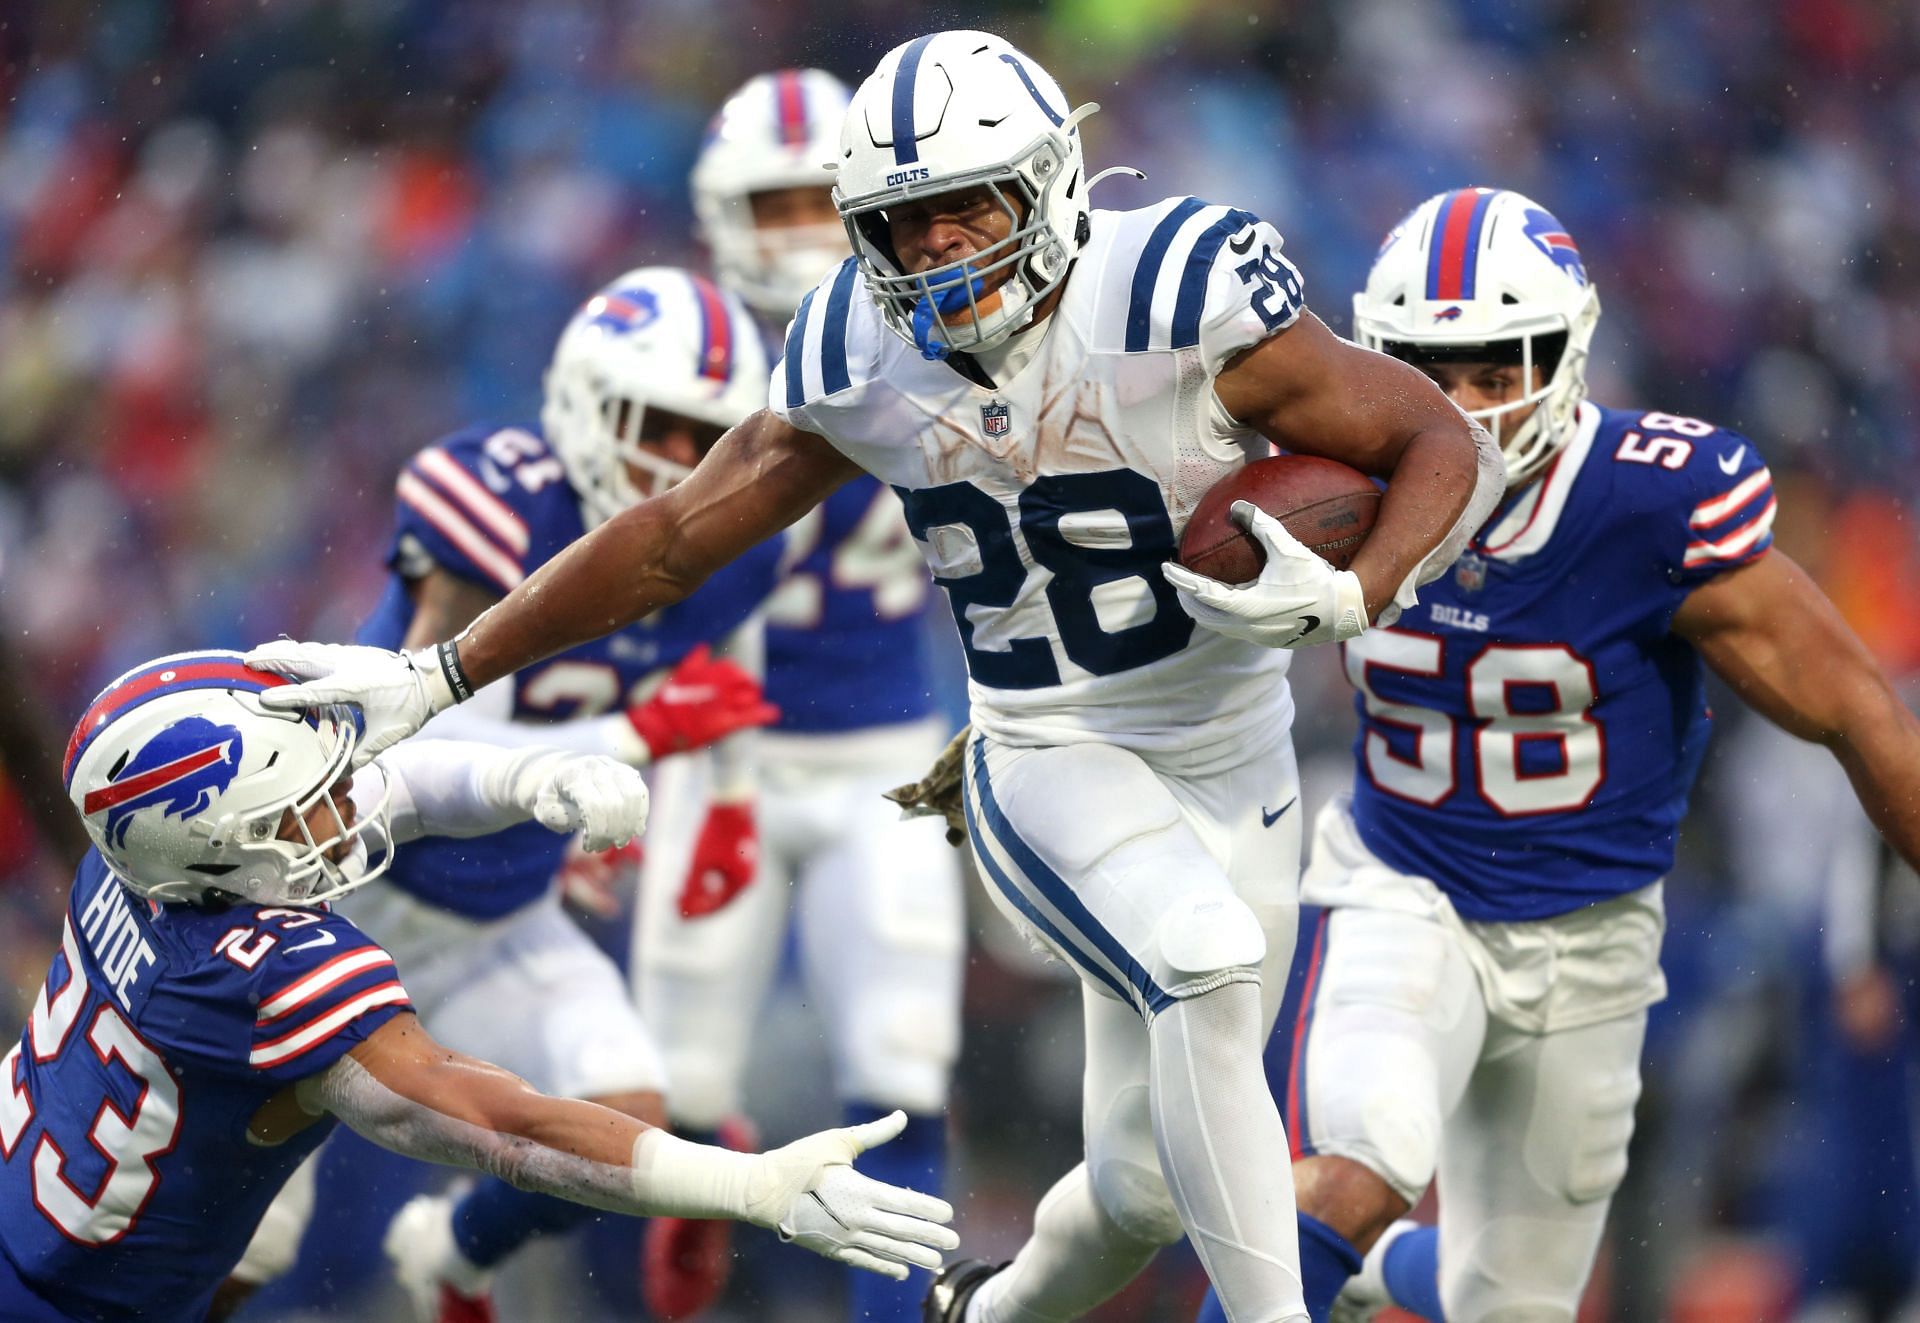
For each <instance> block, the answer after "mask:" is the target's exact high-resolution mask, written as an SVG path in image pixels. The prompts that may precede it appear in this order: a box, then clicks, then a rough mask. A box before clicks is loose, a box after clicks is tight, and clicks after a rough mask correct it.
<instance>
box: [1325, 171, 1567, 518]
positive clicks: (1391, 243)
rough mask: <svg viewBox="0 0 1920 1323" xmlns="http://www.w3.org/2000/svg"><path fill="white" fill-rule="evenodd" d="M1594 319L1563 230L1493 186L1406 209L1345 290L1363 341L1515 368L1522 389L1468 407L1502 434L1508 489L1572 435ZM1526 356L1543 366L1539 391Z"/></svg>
mask: <svg viewBox="0 0 1920 1323" xmlns="http://www.w3.org/2000/svg"><path fill="white" fill-rule="evenodd" d="M1599 321H1600V296H1599V294H1598V293H1596V292H1595V290H1594V288H1593V285H1592V284H1591V283H1590V282H1589V281H1588V280H1587V270H1586V267H1585V266H1584V265H1583V264H1582V263H1581V261H1580V250H1579V249H1578V248H1577V247H1575V246H1574V242H1573V238H1572V236H1571V235H1569V234H1568V233H1567V231H1566V228H1565V227H1564V226H1563V225H1561V224H1560V222H1559V221H1557V220H1555V219H1554V218H1553V215H1552V214H1551V213H1550V212H1548V211H1547V210H1546V209H1545V208H1544V207H1542V206H1540V205H1539V204H1538V203H1536V202H1534V201H1532V200H1531V199H1529V198H1526V197H1523V196H1521V195H1520V194H1518V193H1513V192H1508V191H1504V190H1497V189H1491V188H1461V189H1455V190H1453V191H1452V192H1450V193H1441V194H1438V195H1437V196H1435V197H1430V198H1428V199H1427V200H1426V201H1425V202H1422V203H1421V204H1420V205H1419V206H1418V207H1415V208H1414V209H1413V212H1412V214H1411V215H1409V216H1408V217H1407V218H1406V219H1405V220H1403V221H1401V222H1400V224H1399V225H1397V226H1395V227H1394V229H1393V231H1392V233H1390V234H1389V235H1388V236H1387V241H1386V243H1385V244H1383V245H1382V246H1381V249H1380V253H1379V256H1377V257H1376V258H1374V261H1373V269H1372V270H1371V271H1370V272H1368V273H1367V285H1366V288H1365V289H1364V290H1362V291H1361V292H1360V293H1358V294H1356V295H1354V298H1353V338H1354V339H1355V340H1357V341H1359V342H1360V343H1361V344H1363V345H1365V346H1367V347H1368V348H1369V349H1378V350H1381V351H1383V352H1385V353H1389V354H1392V355H1393V356H1394V357H1396V358H1405V359H1409V360H1412V361H1420V360H1423V359H1424V360H1426V361H1429V362H1431V361H1434V360H1436V359H1452V360H1455V361H1468V362H1476V361H1482V360H1491V361H1502V362H1511V363H1517V364H1519V365H1520V366H1521V368H1522V370H1523V377H1522V379H1523V381H1525V382H1526V383H1527V389H1526V393H1525V395H1524V396H1523V397H1522V398H1520V399H1518V400H1514V401H1512V402H1511V403H1508V404H1503V405H1499V406H1497V407H1495V408H1491V409H1480V410H1476V411H1475V412H1474V414H1473V417H1474V418H1475V419H1476V420H1477V421H1479V422H1480V423H1481V424H1482V425H1483V426H1485V427H1486V428H1487V430H1488V431H1489V432H1491V433H1492V434H1493V438H1494V440H1495V441H1497V442H1499V443H1500V450H1501V453H1502V454H1503V455H1504V456H1505V457H1506V461H1507V484H1508V485H1509V486H1512V487H1517V486H1519V485H1521V484H1522V483H1524V482H1526V481H1527V480H1528V479H1529V478H1531V477H1533V476H1534V475H1535V474H1536V473H1538V472H1539V471H1540V470H1541V469H1542V468H1544V467H1546V464H1547V462H1548V461H1549V460H1551V459H1552V458H1553V457H1554V456H1555V455H1556V454H1558V453H1559V452H1560V449H1561V447H1562V446H1564V445H1566V443H1567V442H1568V441H1569V440H1571V439H1572V437H1573V431H1574V411H1575V410H1576V409H1577V408H1578V407H1579V405H1580V402H1581V401H1582V400H1583V399H1585V398H1586V394H1587V354H1588V351H1589V348H1590V346H1591V345H1592V342H1593V330H1594V327H1595V326H1596V325H1598V324H1599ZM1535 366H1538V367H1539V368H1541V369H1542V371H1543V372H1544V373H1545V375H1546V384H1545V385H1543V386H1541V387H1540V388H1539V389H1537V390H1536V389H1533V386H1532V382H1533V371H1532V369H1533V368H1534V367H1535ZM1529 405H1537V406H1538V407H1537V408H1535V409H1534V411H1533V415H1532V417H1530V418H1528V419H1527V421H1526V422H1525V423H1523V424H1521V425H1520V426H1519V427H1518V428H1514V429H1512V430H1511V431H1509V430H1508V429H1507V428H1506V427H1505V425H1504V424H1505V420H1506V418H1507V417H1508V416H1509V415H1511V414H1513V413H1516V412H1518V411H1520V410H1522V409H1524V408H1526V407H1527V406H1529Z"/></svg>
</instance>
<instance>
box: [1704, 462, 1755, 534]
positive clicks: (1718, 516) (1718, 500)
mask: <svg viewBox="0 0 1920 1323" xmlns="http://www.w3.org/2000/svg"><path fill="white" fill-rule="evenodd" d="M1771 486H1773V475H1772V474H1771V473H1769V472H1768V471H1767V470H1766V469H1761V470H1760V471H1759V472H1758V473H1750V474H1748V475H1747V476H1746V478H1745V479H1743V480H1742V481H1741V483H1740V485H1739V486H1737V487H1735V488H1734V489H1733V490H1732V491H1730V492H1727V493H1725V494H1724V495H1721V496H1716V497H1714V498H1713V499H1712V500H1711V501H1703V502H1701V503H1700V504H1699V505H1696V506H1695V507H1694V508H1693V514H1692V515H1691V516H1689V517H1688V519H1687V524H1688V526H1689V527H1692V528H1708V527H1711V526H1712V525H1714V524H1717V523H1719V522H1720V521H1721V520H1722V519H1725V518H1726V517H1727V516H1728V515H1730V514H1732V513H1733V512H1734V511H1736V510H1738V509H1739V508H1740V507H1741V506H1743V505H1745V504H1746V503H1747V502H1748V501H1751V500H1753V499H1754V497H1756V496H1758V495H1759V494H1760V493H1761V492H1763V491H1765V490H1767V489H1768V488H1769V487H1771Z"/></svg>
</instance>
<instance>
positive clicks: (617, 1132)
mask: <svg viewBox="0 0 1920 1323" xmlns="http://www.w3.org/2000/svg"><path fill="white" fill-rule="evenodd" d="M296 1097H297V1098H298V1101H299V1105H300V1106H301V1107H302V1108H303V1109H304V1110H306V1111H307V1112H309V1113H314V1114H318V1113H321V1112H331V1113H332V1114H334V1115H335V1116H338V1117H339V1118H340V1119H341V1120H343V1121H345V1122H346V1123H347V1124H348V1125H349V1126H351V1127H353V1129H355V1130H356V1131H358V1132H359V1133H361V1134H363V1135H365V1136H367V1137H368V1138H369V1139H372V1140H373V1141H374V1142H375V1143H378V1144H381V1145H383V1146H385V1147H387V1148H390V1149H393V1150H394V1151H395V1152H398V1153H404V1154H407V1155H408V1156H410V1157H416V1158H421V1159H424V1160H425V1161H428V1162H440V1163H446V1164H450V1165H454V1166H462V1167H473V1168H477V1169H479V1170H481V1171H485V1172H488V1173H490V1174H492V1175H496V1176H499V1177H500V1178H501V1179H502V1180H505V1181H507V1182H508V1183H510V1184H512V1185H515V1186H518V1187H519V1188H521V1189H524V1190H534V1191H537V1192H539V1193H542V1194H550V1195H554V1196H556V1197H558V1198H562V1199H570V1200H572V1201H574V1202H576V1203H583V1204H588V1205H590V1206H592V1207H595V1208H604V1209H607V1210H609V1211H612V1212H617V1213H629V1214H636V1215H655V1214H666V1215H672V1216H680V1217H709V1218H711V1217H726V1218H737V1219H740V1220H742V1221H747V1222H753V1223H755V1224H757V1225H760V1226H766V1227H774V1228H776V1229H778V1231H779V1232H780V1234H781V1236H782V1238H783V1239H788V1240H793V1241H797V1242H798V1243H799V1244H801V1245H802V1246H803V1247H805V1248H807V1249H810V1250H813V1251H814V1252H815V1253H819V1254H825V1255H827V1256H828V1257H830V1258H835V1259H838V1260H840V1261H841V1262H843V1263H850V1264H853V1265H855V1266H856V1267H861V1268H868V1269H871V1270H873V1271H875V1272H879V1273H884V1274H885V1275H887V1276H889V1277H896V1278H904V1277H905V1276H906V1274H907V1267H908V1265H916V1266H919V1267H925V1268H931V1267H936V1266H938V1264H939V1262H940V1252H941V1251H943V1250H947V1249H951V1248H953V1246H954V1245H955V1244H957V1243H958V1241H957V1239H956V1237H955V1236H954V1234H953V1233H952V1232H951V1231H949V1230H948V1229H947V1228H946V1227H945V1226H943V1225H941V1223H944V1222H947V1221H949V1220H951V1218H952V1216H953V1210H952V1209H951V1208H949V1207H948V1206H947V1205H946V1204H945V1203H944V1202H942V1201H941V1200H939V1199H935V1198H933V1197H932V1196H930V1195H923V1194H918V1193H915V1192H914V1191H911V1190H902V1189H899V1188H896V1187H894V1186H890V1185H885V1184H882V1183H881V1182H879V1181H874V1180H871V1179H869V1178H868V1177H865V1176H862V1175H860V1174H859V1173H858V1172H856V1171H854V1170H853V1168H852V1166H851V1164H852V1162H853V1159H854V1158H855V1157H856V1156H858V1155H859V1154H860V1153H861V1152H862V1151H864V1150H865V1149H867V1148H870V1147H872V1146H873V1145H874V1144H878V1143H883V1142H885V1141H886V1140H887V1139H890V1138H892V1136H893V1135H895V1134H897V1133H899V1129H900V1126H901V1125H902V1124H904V1122H905V1118H904V1117H900V1116H898V1115H897V1114H896V1117H894V1118H887V1119H883V1120H881V1121H877V1122H872V1123H869V1124H868V1125H865V1126H856V1127H851V1128H848V1129H845V1130H832V1131H825V1132H823V1133H821V1134H817V1135H810V1136H808V1137H807V1138H805V1139H802V1140H799V1141H797V1142H796V1143H793V1144H789V1145H787V1146H786V1147H785V1148H782V1149H776V1150H774V1151H773V1152H771V1153H730V1152H727V1151H725V1150H722V1149H717V1148H709V1147H707V1146H705V1145H700V1144H689V1143H687V1142H685V1141H684V1140H680V1139H676V1138H674V1137H673V1136H672V1135H670V1134H668V1133H666V1132H665V1131H663V1130H658V1129H655V1128H653V1127H651V1126H649V1125H647V1124H646V1123H645V1122H643V1121H639V1120H636V1119H635V1118H633V1117H631V1116H627V1115H625V1114H624V1113H621V1112H616V1111H613V1110H611V1109H610V1108H606V1107H601V1106H599V1105H597V1104H595V1103H589V1102H581V1101H578V1100H575V1099H570V1098H550V1097H547V1096H546V1095H545V1094H542V1093H539V1092H536V1091H535V1090H534V1089H533V1088H532V1087H531V1086H529V1085H528V1084H527V1083H526V1082H525V1081H524V1080H521V1079H519V1078H518V1077H516V1076H514V1075H512V1074H509V1073H508V1072H507V1071H504V1070H502V1069H500V1068H499V1067H498V1066H494V1065H490V1064H488V1063H487V1062H484V1061H478V1060H475V1059H474V1058H472V1057H467V1056H462V1055H461V1054H460V1053H458V1052H453V1051H449V1050H448V1049H446V1048H444V1047H442V1046H440V1044H438V1043H436V1042H434V1041H433V1039H432V1038H431V1037H429V1036H428V1034H427V1033H426V1031H425V1030H424V1029H422V1028H421V1027H420V1024H419V1021H418V1020H416V1019H415V1018H414V1017H413V1016H411V1015H398V1016H395V1017H394V1018H393V1019H392V1020H390V1021H388V1022H387V1023H386V1024H384V1025H382V1026H381V1027H380V1028H379V1029H377V1030H375V1031H374V1033H373V1034H372V1035H371V1036H369V1037H368V1038H367V1040H366V1041H365V1042H364V1043H361V1044H360V1045H359V1046H358V1047H356V1048H354V1049H353V1051H352V1052H350V1053H349V1054H348V1055H347V1056H345V1057H342V1058H341V1059H340V1060H339V1061H337V1062H335V1063H334V1064H333V1065H331V1066H329V1067H328V1068H327V1069H326V1070H324V1071H322V1072H321V1073H320V1074H318V1075H315V1076H312V1077H311V1078H309V1079H306V1080H302V1081H301V1082H300V1084H299V1085H298V1086H297V1089H296Z"/></svg>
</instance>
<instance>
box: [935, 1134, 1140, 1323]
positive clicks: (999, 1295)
mask: <svg viewBox="0 0 1920 1323" xmlns="http://www.w3.org/2000/svg"><path fill="white" fill-rule="evenodd" d="M1159 1248H1160V1247H1159V1246H1158V1245H1156V1244H1154V1243H1152V1242H1151V1241H1143V1240H1135V1239H1134V1238H1133V1237H1131V1236H1129V1235H1127V1234H1126V1233H1125V1232H1124V1231H1122V1230H1121V1229H1120V1228H1119V1227H1118V1226H1116V1225H1114V1222H1113V1219H1112V1218H1110V1217H1108V1216H1107V1215H1106V1213H1105V1212H1104V1211H1103V1210H1102V1209H1101V1207H1100V1201H1099V1200H1097V1199H1095V1198H1094V1197H1093V1185H1092V1182H1091V1181H1090V1180H1089V1179H1088V1176H1087V1166H1086V1164H1085V1163H1084V1162H1083V1163H1081V1164H1080V1165H1079V1166H1077V1167H1075V1168H1074V1169H1073V1170H1072V1171H1070V1172H1068V1173H1067V1174H1066V1175H1065V1176H1063V1177H1061V1178H1060V1180H1059V1181H1058V1182H1056V1183H1055V1184H1054V1187H1053V1188H1052V1189H1051V1190H1048V1191H1047V1193H1046V1196H1045V1197H1044V1198H1042V1199H1041V1200H1040V1207H1039V1210H1038V1211H1037V1212H1035V1213H1034V1216H1033V1235H1032V1236H1030V1237H1028V1239H1027V1243H1026V1244H1025V1245H1024V1246H1022V1247H1021V1249H1020V1253H1019V1254H1018V1255H1016V1256H1015V1257H1014V1260H1013V1262H1012V1264H1010V1265H1009V1266H1008V1267H1007V1270H1006V1271H1005V1272H1001V1273H996V1274H994V1275H993V1276H992V1277H990V1278H988V1279H987V1281H986V1282H985V1283H984V1284H983V1285H982V1286H981V1287H980V1289H979V1290H978V1291H975V1292H974V1293H973V1298H972V1299H971V1300H969V1301H968V1302H967V1317H966V1323H1068V1320H1070V1319H1076V1318H1079V1317H1081V1316H1082V1315H1084V1314H1085V1313H1086V1312H1087V1311H1088V1310H1090V1309H1092V1308H1094V1307H1095V1306H1096V1305H1098V1304H1099V1303H1100V1302H1101V1301H1103V1300H1105V1299H1107V1297H1109V1296H1111V1295H1113V1294H1114V1293H1115V1292H1117V1291H1118V1290H1119V1289H1120V1288H1121V1287H1123V1286H1125V1285H1126V1284H1127V1283H1128V1282H1130V1281H1132V1280H1133V1279H1134V1277H1135V1275H1136V1274H1138V1273H1139V1271H1140V1270H1141V1269H1142V1268H1144V1267H1146V1266H1147V1260H1149V1259H1151V1258H1152V1257H1153V1255H1154V1251H1156V1250H1158V1249H1159Z"/></svg>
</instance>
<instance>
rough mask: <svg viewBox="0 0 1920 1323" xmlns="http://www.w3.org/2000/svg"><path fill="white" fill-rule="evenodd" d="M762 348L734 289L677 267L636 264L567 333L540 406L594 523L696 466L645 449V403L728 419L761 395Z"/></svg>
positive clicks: (700, 418) (712, 422)
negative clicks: (726, 287)
mask: <svg viewBox="0 0 1920 1323" xmlns="http://www.w3.org/2000/svg"><path fill="white" fill-rule="evenodd" d="M768 371H769V369H768V366H767V351H766V348H765V347H764V346H763V345H762V344H761V342H760V332H759V329H758V328H757V327H756V326H755V325H754V323H753V318H752V317H751V316H750V315H749V314H748V312H747V310H746V307H745V305H744V304H742V303H741V302H740V300H739V298H738V297H737V296H736V295H733V294H730V293H728V292H726V291H724V290H722V289H721V288H720V287H719V286H717V285H715V284H714V283H713V282H712V281H711V280H708V279H707V278H706V277H705V276H702V275H697V274H695V273H693V272H691V271H682V270H680V269H678V268H677V267H670V266H647V267H640V268H638V269H636V270H633V271H629V272H627V273H626V274H625V275H623V276H621V277H619V278H618V279H616V280H613V281H610V282H609V283H608V284H606V285H605V286H603V287H602V288H601V289H600V290H599V291H598V292H597V293H595V294H594V296H593V297H592V298H590V299H588V300H587V301H586V302H585V303H584V304H582V305H581V307H580V311H578V312H576V313H575V314H574V315H573V320H572V321H570V322H568V323H567V327H566V329H565V330H564V331H562V332H561V333H560V342H559V343H558V344H557V345H556V346H554V351H553V363H552V364H551V365H550V366H549V367H548V368H547V375H546V379H545V382H544V383H543V384H544V389H545V401H544V403H543V404H542V406H541V409H540V426H541V430H542V431H544V432H545V433H546V438H547V444H548V445H549V446H551V447H552V448H553V453H554V454H555V455H557V456H558V457H559V459H560V463H561V464H562V465H563V466H564V467H565V468H566V471H567V479H568V481H570V482H571V483H572V484H573V488H574V490H575V491H577V492H578V493H579V494H580V500H581V503H582V505H583V507H584V514H585V515H586V518H587V522H588V524H589V525H593V524H598V523H600V522H602V521H603V520H606V519H610V518H612V517H613V516H614V515H616V514H618V513H620V511H622V510H624V509H626V508H627V507H628V506H630V505H632V504H634V503H635V502H637V501H640V500H643V499H645V498H646V497H649V496H657V495H658V494H659V493H661V492H662V491H665V490H666V489H667V488H668V487H671V486H673V485H674V484H675V483H677V482H679V481H681V480H682V479H683V478H685V477H686V476H687V474H689V473H691V472H692V471H693V470H692V469H691V468H689V467H688V466H686V465H685V464H681V463H677V462H675V461H673V460H670V459H668V458H667V457H666V456H664V455H661V454H659V453H658V452H657V451H656V450H655V449H652V448H650V446H649V442H648V440H647V436H648V433H647V411H648V410H649V409H655V410H660V411H663V412H666V413H672V414H678V415H679V416H680V417H682V418H686V419H690V420H692V421H694V422H696V423H705V424H707V425H709V426H710V427H713V428H717V429H721V430H724V429H726V428H729V427H732V426H733V425H734V424H735V423H738V422H739V421H740V420H741V419H743V418H745V417H746V416H747V415H748V414H750V413H752V412H753V411H754V410H755V409H757V408H759V407H760V406H761V404H763V403H764V402H765V400H766V391H767V374H768Z"/></svg>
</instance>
